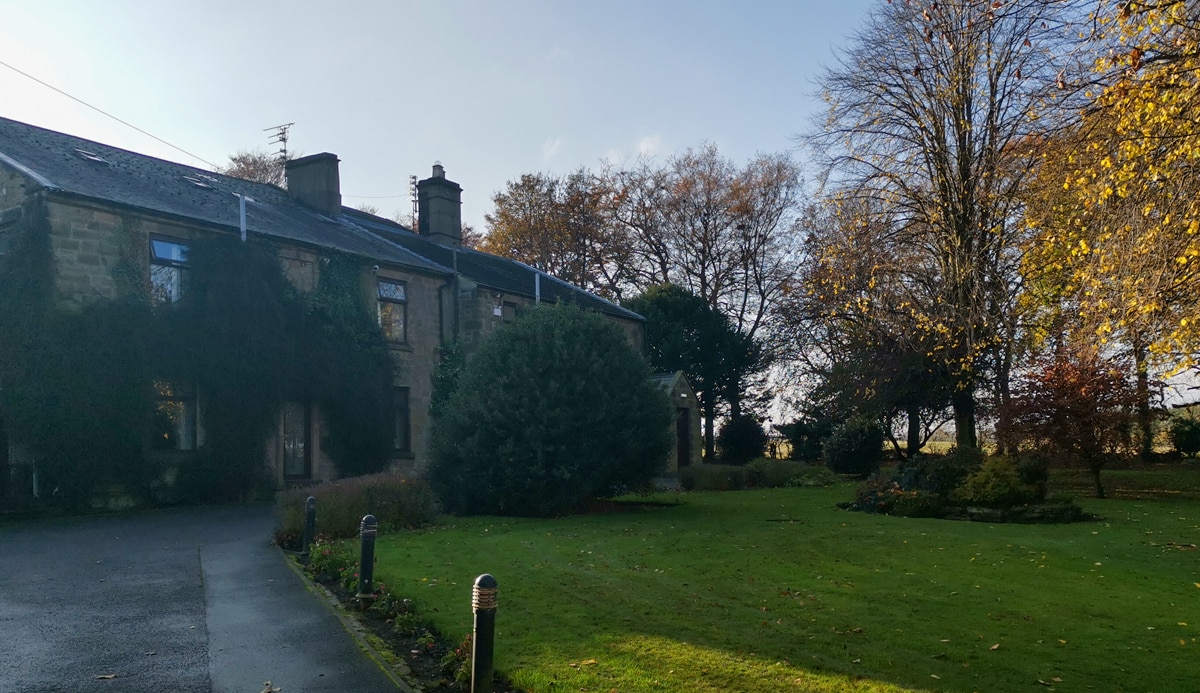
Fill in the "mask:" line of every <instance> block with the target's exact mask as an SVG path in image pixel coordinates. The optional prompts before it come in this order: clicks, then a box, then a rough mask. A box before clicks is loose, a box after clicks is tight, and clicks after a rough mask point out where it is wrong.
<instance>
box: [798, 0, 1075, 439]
mask: <svg viewBox="0 0 1200 693" xmlns="http://www.w3.org/2000/svg"><path fill="white" fill-rule="evenodd" d="M1074 18H1075V14H1074V2H1073V1H1072V0H1007V1H1005V2H979V1H978V0H950V1H949V2H938V3H933V2H892V3H887V4H879V5H877V6H876V8H875V9H874V10H873V11H872V13H871V14H870V15H869V16H868V19H867V20H866V24H865V26H864V28H863V29H862V30H861V31H860V33H859V34H858V36H857V38H856V40H855V43H854V45H853V47H852V48H851V49H850V50H849V51H847V52H846V53H845V54H844V55H843V56H842V57H841V59H840V61H839V64H838V65H836V66H834V67H833V68H831V69H829V70H828V71H827V72H826V74H825V75H824V77H823V78H822V79H821V87H822V89H823V93H824V95H825V98H826V99H827V101H828V103H829V110H828V113H827V116H826V118H825V119H824V120H823V121H822V123H821V128H820V130H819V131H818V132H816V133H814V134H813V135H811V136H809V137H808V138H806V139H807V141H808V142H809V143H810V144H811V145H813V146H814V149H815V151H816V152H817V154H818V156H819V157H820V159H821V163H822V165H823V172H824V175H825V179H824V182H825V184H826V185H827V186H829V187H830V188H831V189H833V190H836V191H838V192H839V193H840V194H841V195H843V196H847V197H857V198H865V199H870V200H873V201H875V202H876V203H877V204H878V205H879V207H880V208H881V209H885V210H886V211H887V214H889V215H890V216H892V218H894V219H895V220H896V223H897V233H896V234H895V235H893V236H891V239H890V240H889V239H888V238H883V239H879V241H878V242H881V243H891V242H892V241H895V242H896V243H897V244H899V243H901V242H902V243H903V246H904V250H903V252H901V253H900V254H901V255H902V256H904V257H906V258H908V259H907V260H906V261H907V262H911V263H914V264H913V271H912V272H910V273H908V274H907V277H906V279H905V280H906V281H911V282H916V283H923V284H926V285H927V286H928V287H929V288H930V289H932V290H933V291H934V292H935V296H936V303H935V304H934V307H936V309H935V310H929V311H925V310H922V309H921V308H920V307H919V306H913V307H912V309H913V313H912V315H911V327H912V329H913V330H920V331H921V332H923V333H924V334H922V335H921V339H922V340H927V339H928V338H929V337H930V336H936V337H937V340H936V341H937V344H936V350H935V351H936V355H937V357H938V359H939V360H940V361H941V362H942V364H943V367H944V368H945V369H946V371H947V372H948V373H950V374H951V375H952V377H953V393H952V397H951V402H952V406H953V409H954V414H955V425H956V430H957V442H958V444H959V445H960V446H964V447H974V446H976V444H977V439H976V418H977V412H976V406H977V405H976V402H977V390H978V389H979V387H980V386H981V384H983V383H984V382H985V378H986V376H987V375H988V372H989V370H991V369H990V368H989V361H990V360H994V358H993V357H994V354H993V353H992V352H991V351H990V349H991V347H992V346H993V345H994V344H995V342H996V340H998V339H1001V340H1003V339H1007V338H1010V336H1007V335H1005V333H1004V330H1003V329H1001V326H1000V325H999V324H998V321H997V316H996V315H995V312H996V311H1002V310H1004V309H1005V307H1006V306H1010V305H1011V303H1012V300H1011V298H1012V297H1011V295H1010V293H1009V292H1011V291H1013V290H1014V287H1013V286H1012V284H1011V282H1010V277H1009V276H1002V274H1003V273H1007V272H1015V267H1016V259H1015V256H1017V255H1018V254H1019V250H1018V246H1019V244H1018V240H1019V237H1020V234H1021V233H1022V230H1021V229H1020V228H1019V224H1018V223H1017V222H1018V220H1019V212H1020V209H1019V198H1018V192H1019V191H1020V190H1021V187H1022V185H1024V183H1025V179H1026V176H1027V174H1028V172H1029V170H1030V168H1031V167H1032V161H1033V157H1032V156H1030V151H1029V150H1030V148H1031V146H1032V145H1033V144H1034V143H1036V142H1037V141H1039V138H1040V137H1041V136H1042V134H1043V133H1044V131H1045V129H1046V128H1047V127H1050V126H1051V125H1052V124H1053V120H1054V118H1055V117H1057V116H1056V114H1057V111H1056V108H1057V106H1056V102H1055V99H1054V96H1055V91H1054V89H1055V85H1056V82H1058V81H1061V75H1062V70H1063V69H1064V64H1063V60H1062V56H1063V50H1064V47H1065V46H1066V44H1067V40H1068V39H1067V37H1066V32H1067V24H1068V22H1069V21H1070V20H1072V19H1074ZM845 250H846V251H848V252H852V249H845Z"/></svg>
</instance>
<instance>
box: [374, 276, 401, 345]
mask: <svg viewBox="0 0 1200 693" xmlns="http://www.w3.org/2000/svg"><path fill="white" fill-rule="evenodd" d="M406 288H407V287H406V285H405V283H404V282H395V281H388V280H385V279H380V280H379V326H380V327H382V328H383V335H384V336H385V337H387V338H388V341H390V342H399V343H402V344H403V343H405V342H407V341H408V332H407V329H408V292H407V290H406Z"/></svg>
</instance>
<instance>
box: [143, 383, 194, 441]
mask: <svg viewBox="0 0 1200 693" xmlns="http://www.w3.org/2000/svg"><path fill="white" fill-rule="evenodd" d="M154 392H155V402H154V424H153V426H154V428H153V431H152V433H151V442H150V447H151V448H153V449H155V450H195V449H196V394H195V392H194V391H193V390H192V389H191V388H190V387H182V386H180V385H178V384H177V383H171V382H166V381H158V382H155V383H154Z"/></svg>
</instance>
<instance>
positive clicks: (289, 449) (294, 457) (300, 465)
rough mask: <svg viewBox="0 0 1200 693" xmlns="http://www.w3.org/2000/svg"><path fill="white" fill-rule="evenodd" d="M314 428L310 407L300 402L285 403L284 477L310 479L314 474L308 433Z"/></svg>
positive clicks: (283, 436)
mask: <svg viewBox="0 0 1200 693" xmlns="http://www.w3.org/2000/svg"><path fill="white" fill-rule="evenodd" d="M311 430H312V419H311V418H309V409H308V407H307V406H305V405H303V404H301V403H299V402H288V403H286V404H284V405H283V435H282V436H281V437H282V438H283V478H285V479H308V478H309V477H311V476H312V455H311V454H310V452H309V446H308V435H309V432H310V431H311Z"/></svg>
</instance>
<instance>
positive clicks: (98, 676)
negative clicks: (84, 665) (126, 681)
mask: <svg viewBox="0 0 1200 693" xmlns="http://www.w3.org/2000/svg"><path fill="white" fill-rule="evenodd" d="M96 678H98V679H115V678H117V675H116V674H97V675H96Z"/></svg>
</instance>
